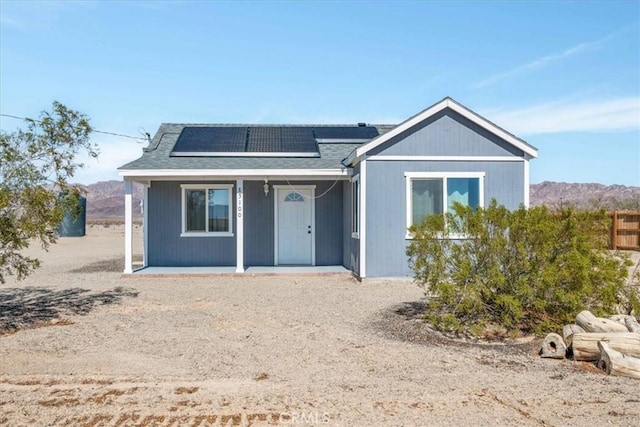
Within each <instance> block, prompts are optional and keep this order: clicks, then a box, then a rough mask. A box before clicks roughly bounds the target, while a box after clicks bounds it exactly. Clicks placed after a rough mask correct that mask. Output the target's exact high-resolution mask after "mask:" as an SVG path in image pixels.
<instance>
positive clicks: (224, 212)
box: [181, 184, 233, 237]
mask: <svg viewBox="0 0 640 427" xmlns="http://www.w3.org/2000/svg"><path fill="white" fill-rule="evenodd" d="M232 190H233V185H232V184H211V185H182V234H181V235H182V236H183V237H185V236H188V237H193V236H232V235H233V221H232V220H233V214H232V212H231V209H232V208H233V203H232V198H231V197H232Z"/></svg>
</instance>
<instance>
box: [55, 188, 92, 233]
mask: <svg viewBox="0 0 640 427" xmlns="http://www.w3.org/2000/svg"><path fill="white" fill-rule="evenodd" d="M78 204H79V205H80V212H79V214H78V215H77V216H76V215H75V212H67V213H66V214H65V215H64V218H62V222H60V225H59V226H58V235H59V236H60V237H82V236H84V235H85V234H86V226H87V198H86V197H83V196H80V199H79V200H78Z"/></svg>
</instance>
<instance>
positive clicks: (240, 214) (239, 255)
mask: <svg viewBox="0 0 640 427" xmlns="http://www.w3.org/2000/svg"><path fill="white" fill-rule="evenodd" d="M232 230H233V229H232ZM236 235H237V237H236V273H244V184H243V181H242V180H241V179H238V180H237V181H236Z"/></svg>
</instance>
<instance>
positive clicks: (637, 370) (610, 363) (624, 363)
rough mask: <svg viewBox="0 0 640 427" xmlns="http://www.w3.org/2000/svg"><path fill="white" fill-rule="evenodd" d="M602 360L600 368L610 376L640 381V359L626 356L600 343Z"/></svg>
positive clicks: (599, 362) (599, 364) (599, 361)
mask: <svg viewBox="0 0 640 427" xmlns="http://www.w3.org/2000/svg"><path fill="white" fill-rule="evenodd" d="M598 348H599V350H600V358H599V359H598V367H599V368H600V369H602V370H604V371H605V372H606V373H607V374H609V375H615V376H619V377H629V378H635V379H638V380H640V358H637V357H631V356H626V355H624V354H622V353H620V352H619V351H616V350H614V349H612V348H610V347H609V345H607V344H606V343H604V342H602V341H600V342H598Z"/></svg>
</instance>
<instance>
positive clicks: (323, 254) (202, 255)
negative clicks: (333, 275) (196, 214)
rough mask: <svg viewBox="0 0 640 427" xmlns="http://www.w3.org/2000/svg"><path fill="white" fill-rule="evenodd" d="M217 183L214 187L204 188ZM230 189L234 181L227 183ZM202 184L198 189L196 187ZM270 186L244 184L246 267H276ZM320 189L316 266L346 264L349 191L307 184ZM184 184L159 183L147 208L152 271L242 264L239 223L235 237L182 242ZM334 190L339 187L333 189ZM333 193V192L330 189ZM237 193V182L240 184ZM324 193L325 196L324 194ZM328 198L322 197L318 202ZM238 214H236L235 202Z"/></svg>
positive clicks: (329, 183)
mask: <svg viewBox="0 0 640 427" xmlns="http://www.w3.org/2000/svg"><path fill="white" fill-rule="evenodd" d="M204 183H207V184H208V183H213V182H204ZM227 183H228V181H227ZM194 184H196V183H194ZM263 184H264V181H244V183H243V186H244V259H245V266H252V265H253V266H265V265H274V221H275V218H274V204H275V202H274V194H275V192H274V191H273V185H288V183H287V182H276V181H270V182H269V186H270V188H271V191H270V192H269V194H268V195H267V196H265V195H264V190H263V188H262V186H263ZM296 184H299V185H308V184H313V185H315V186H316V190H315V194H316V197H317V198H316V200H315V217H316V218H315V226H316V265H342V264H343V241H342V239H343V232H342V231H343V224H342V223H343V217H342V215H343V213H342V212H343V209H342V206H343V200H342V199H343V188H342V183H340V182H337V183H335V185H333V184H334V181H305V182H293V183H291V185H292V187H293V188H295V186H296ZM180 185H181V182H175V181H170V182H168V181H154V182H153V183H152V185H151V187H150V188H149V199H148V202H147V205H148V209H149V211H148V212H149V213H148V227H149V244H148V252H149V253H148V260H149V265H150V266H234V265H235V264H236V237H235V234H236V223H237V222H236V221H234V222H233V232H234V236H230V237H180V233H181V229H182V225H181V221H182V206H181V203H182V195H181V188H180ZM332 185H333V187H332ZM330 187H331V188H330ZM234 191H235V181H234ZM323 193H324V194H323ZM320 195H322V197H318V196H320ZM233 199H234V207H233V209H234V212H235V197H234V198H233Z"/></svg>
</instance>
